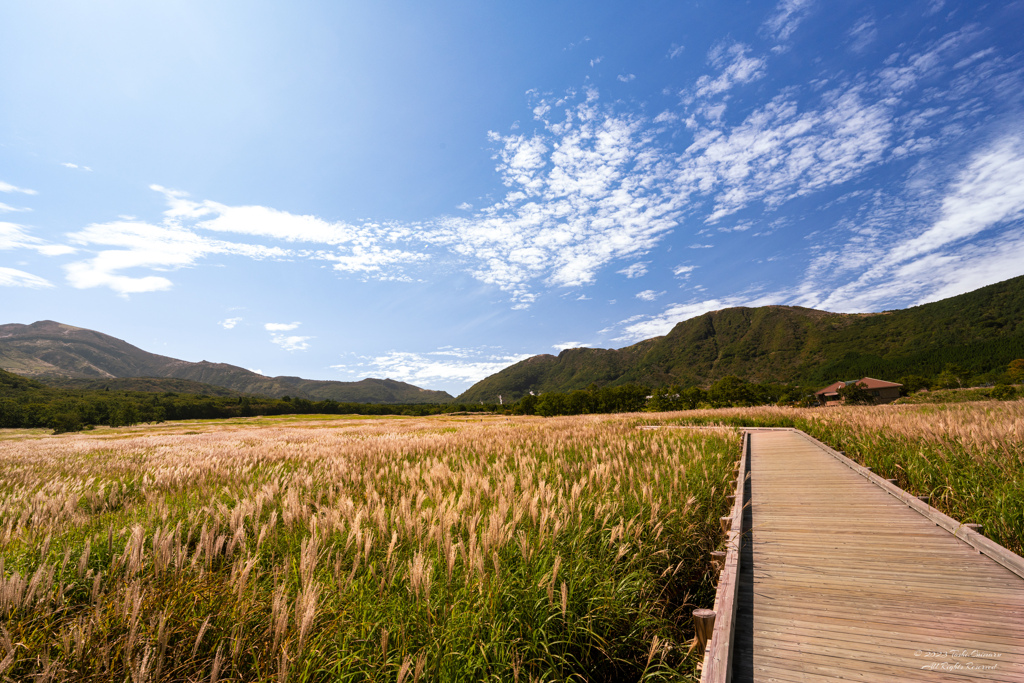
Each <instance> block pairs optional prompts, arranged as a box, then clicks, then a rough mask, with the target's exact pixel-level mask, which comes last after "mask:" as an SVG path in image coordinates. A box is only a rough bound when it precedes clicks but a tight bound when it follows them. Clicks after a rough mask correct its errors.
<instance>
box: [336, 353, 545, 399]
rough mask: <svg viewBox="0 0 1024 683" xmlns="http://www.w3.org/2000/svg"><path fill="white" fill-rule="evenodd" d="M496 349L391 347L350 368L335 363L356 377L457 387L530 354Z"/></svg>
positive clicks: (474, 381) (365, 358) (488, 374)
mask: <svg viewBox="0 0 1024 683" xmlns="http://www.w3.org/2000/svg"><path fill="white" fill-rule="evenodd" d="M495 351H497V350H496V349H492V348H485V349H453V348H451V347H448V348H445V349H438V350H437V351H433V352H429V353H415V352H410V351H391V352H389V353H386V354H384V355H381V356H371V357H363V358H362V359H361V360H362V361H363V362H362V363H360V364H359V366H358V368H357V369H355V370H353V369H351V366H347V365H335V366H332V367H334V368H336V369H338V370H342V371H344V372H347V373H348V374H350V375H353V376H356V377H388V378H390V379H395V380H398V381H401V382H409V383H410V384H415V385H417V386H421V387H422V386H428V385H437V384H444V385H447V386H449V387H452V388H453V390H454V391H459V389H458V387H462V388H468V386H469V385H470V384H475V383H476V382H479V381H480V380H482V379H484V378H485V377H488V376H490V375H493V374H494V373H496V372H499V371H501V370H504V369H505V368H507V367H508V366H510V365H512V364H514V363H518V362H519V361H521V360H525V359H527V358H529V357H530V355H529V354H509V353H503V352H497V353H496V352H495Z"/></svg>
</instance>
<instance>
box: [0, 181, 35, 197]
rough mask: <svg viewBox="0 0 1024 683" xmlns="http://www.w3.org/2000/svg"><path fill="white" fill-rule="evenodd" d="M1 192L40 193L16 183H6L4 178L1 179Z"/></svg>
mask: <svg viewBox="0 0 1024 683" xmlns="http://www.w3.org/2000/svg"><path fill="white" fill-rule="evenodd" d="M0 192H8V193H10V192H20V193H21V194H39V193H38V192H36V191H35V190H27V189H25V188H21V187H16V186H14V185H11V184H10V183H5V182H4V181H2V180H0Z"/></svg>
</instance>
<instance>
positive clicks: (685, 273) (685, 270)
mask: <svg viewBox="0 0 1024 683" xmlns="http://www.w3.org/2000/svg"><path fill="white" fill-rule="evenodd" d="M696 268H697V266H676V267H675V268H673V269H672V274H673V275H675V276H676V277H683V278H687V277H690V275H691V274H692V273H693V271H694V270H695V269H696Z"/></svg>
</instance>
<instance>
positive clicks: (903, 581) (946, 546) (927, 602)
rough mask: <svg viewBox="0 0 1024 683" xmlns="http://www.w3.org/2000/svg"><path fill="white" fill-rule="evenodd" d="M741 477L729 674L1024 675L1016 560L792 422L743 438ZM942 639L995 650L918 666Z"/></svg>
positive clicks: (1023, 621)
mask: <svg viewBox="0 0 1024 683" xmlns="http://www.w3.org/2000/svg"><path fill="white" fill-rule="evenodd" d="M747 433H748V434H750V433H751V432H747ZM862 469H863V468H862ZM749 471H750V475H749V476H750V486H749V495H750V508H749V515H748V517H747V519H748V520H750V527H749V528H748V529H745V530H744V533H746V534H749V535H750V537H749V539H747V542H746V543H744V546H743V547H744V548H745V550H744V557H745V558H746V559H744V560H743V564H742V565H741V567H740V570H741V571H740V577H739V580H740V583H741V584H742V586H741V589H740V595H739V599H738V601H737V612H736V619H737V622H738V623H740V624H742V628H741V629H739V631H738V634H739V635H738V636H737V640H736V643H735V645H734V648H733V654H734V658H735V661H734V673H735V678H736V680H737V681H747V680H751V681H753V680H756V681H768V680H778V681H786V683H796V682H797V681H805V680H806V681H825V680H857V681H874V680H878V681H902V680H929V681H935V680H949V681H964V680H974V681H990V680H991V681H1010V680H1021V681H1024V582H1022V581H1021V575H1020V574H1019V573H1017V572H1015V571H1013V569H1012V567H1008V566H1007V564H1010V565H1012V564H1013V559H1012V558H1010V559H1009V560H1007V558H1006V557H1003V558H1002V560H1003V561H999V562H998V563H997V561H996V558H994V557H992V556H991V555H990V554H989V552H986V549H985V548H979V544H977V543H974V544H971V543H969V542H968V534H965V533H959V534H958V533H955V532H952V531H950V530H949V529H948V526H949V525H948V524H946V525H944V524H942V521H943V520H941V519H938V521H936V518H934V516H929V515H925V514H922V513H921V510H920V509H918V508H920V507H925V508H928V507H929V506H927V505H926V504H924V503H922V502H921V501H919V500H917V499H916V498H912V497H910V496H909V494H906V493H905V492H903V493H904V494H905V497H901V496H897V495H893V492H892V491H891V490H889V489H890V488H893V487H891V485H889V484H888V482H884V481H882V480H880V478H878V477H874V479H878V480H879V481H881V484H879V483H878V482H876V481H874V479H872V478H870V477H867V476H864V475H863V474H862V473H860V472H857V471H854V470H853V468H851V467H850V466H849V465H848V464H847V463H845V462H842V461H841V460H840V459H838V458H836V457H835V454H834V453H829V452H828V451H827V450H826V449H825V448H824V447H823V446H821V445H818V444H816V442H813V440H811V439H810V438H809V437H806V435H803V434H800V433H798V432H796V431H795V430H773V431H770V432H762V431H760V430H758V431H756V432H754V433H753V434H751V453H750V463H749ZM868 474H871V473H868ZM906 498H912V500H909V499H906ZM971 533H973V532H971ZM982 538H983V537H982ZM986 540H987V539H986ZM981 545H984V544H981ZM1003 550H1004V551H1005V549H1003ZM979 551H980V552H981V553H984V554H979ZM1006 553H1009V551H1006ZM1010 555H1012V553H1010ZM1014 557H1016V556H1014ZM1017 559H1018V560H1019V559H1020V558H1017ZM1021 564H1022V566H1024V562H1022V563H1021ZM940 643H942V644H946V645H948V646H949V647H947V649H956V650H968V651H974V650H978V651H985V652H993V653H998V654H1000V657H999V658H997V659H996V661H995V667H996V668H994V669H992V668H976V666H975V665H977V667H985V666H988V665H989V664H991V663H992V662H990V661H989V660H987V659H985V658H979V657H975V658H971V657H968V656H963V655H961V656H955V657H947V661H944V662H943V661H937V660H936V661H933V662H932V663H936V664H939V665H942V666H948V667H950V668H949V669H948V670H942V669H941V668H936V669H931V670H930V669H921V668H920V667H921V666H922V665H921V663H920V662H921V658H920V657H918V656H916V655H915V653H916V652H917V651H918V650H921V651H922V652H927V651H929V650H928V648H932V651H939V648H938V647H937V646H936V645H937V644H940ZM954 645H956V647H953V646H954ZM954 665H956V666H954Z"/></svg>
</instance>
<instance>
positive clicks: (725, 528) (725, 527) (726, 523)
mask: <svg viewBox="0 0 1024 683" xmlns="http://www.w3.org/2000/svg"><path fill="white" fill-rule="evenodd" d="M718 521H719V522H721V524H722V533H725V534H727V533H729V529H731V528H732V515H730V516H728V517H719V518H718Z"/></svg>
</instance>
